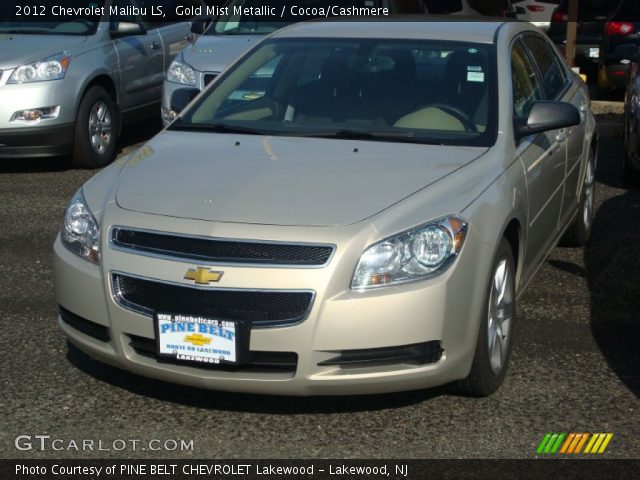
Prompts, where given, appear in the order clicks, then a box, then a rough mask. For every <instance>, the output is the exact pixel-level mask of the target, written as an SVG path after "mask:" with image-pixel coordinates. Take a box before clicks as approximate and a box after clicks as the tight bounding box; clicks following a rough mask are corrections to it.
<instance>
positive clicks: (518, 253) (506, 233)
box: [500, 217, 524, 291]
mask: <svg viewBox="0 0 640 480" xmlns="http://www.w3.org/2000/svg"><path fill="white" fill-rule="evenodd" d="M500 238H506V239H507V242H509V246H510V247H511V253H513V261H514V263H515V268H516V291H517V289H518V287H519V285H520V278H521V274H522V265H523V263H524V262H523V256H524V248H522V226H521V224H520V220H518V218H516V217H513V218H511V220H509V222H508V223H507V225H506V226H505V227H504V230H503V232H502V236H501V237H500Z"/></svg>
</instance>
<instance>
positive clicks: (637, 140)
mask: <svg viewBox="0 0 640 480" xmlns="http://www.w3.org/2000/svg"><path fill="white" fill-rule="evenodd" d="M639 64H640V51H638V50H637V49H636V54H635V55H634V56H633V57H632V60H631V64H630V65H629V68H628V70H627V75H626V76H625V78H626V80H627V83H626V95H625V104H624V156H623V162H622V171H623V181H624V183H625V184H627V185H638V184H639V183H640V71H639V70H640V65H639Z"/></svg>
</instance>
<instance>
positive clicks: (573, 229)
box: [560, 150, 596, 247]
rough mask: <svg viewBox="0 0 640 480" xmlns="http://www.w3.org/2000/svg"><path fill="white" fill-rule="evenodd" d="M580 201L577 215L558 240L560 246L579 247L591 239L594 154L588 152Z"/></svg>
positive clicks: (594, 186) (594, 185) (594, 187)
mask: <svg viewBox="0 0 640 480" xmlns="http://www.w3.org/2000/svg"><path fill="white" fill-rule="evenodd" d="M586 168H587V171H586V172H585V175H584V179H583V185H582V192H581V194H580V201H579V202H578V214H577V215H576V217H575V218H574V219H573V222H571V225H570V226H569V228H568V229H567V231H566V232H565V233H564V235H563V236H562V238H561V239H560V246H563V247H581V246H583V245H585V244H586V243H587V242H588V241H589V238H590V237H591V227H592V226H593V214H594V210H595V189H596V183H595V170H596V166H595V153H594V152H593V150H590V152H589V161H588V162H587V167H586Z"/></svg>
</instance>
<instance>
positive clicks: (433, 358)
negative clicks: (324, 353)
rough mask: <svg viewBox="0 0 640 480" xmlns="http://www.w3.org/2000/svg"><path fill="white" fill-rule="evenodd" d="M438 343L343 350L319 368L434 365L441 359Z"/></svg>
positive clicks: (440, 348)
mask: <svg viewBox="0 0 640 480" xmlns="http://www.w3.org/2000/svg"><path fill="white" fill-rule="evenodd" d="M443 351H444V350H442V346H441V345H440V342H438V341H433V342H426V343H415V344H412V345H404V346H401V347H384V348H367V349H362V350H343V351H341V352H335V353H337V354H338V355H337V356H335V357H334V358H330V359H329V360H325V361H323V362H320V363H319V364H318V365H320V366H329V365H336V366H344V367H356V366H368V365H380V364H398V363H409V364H415V365H427V364H430V363H436V362H438V361H439V360H440V358H442V352H443Z"/></svg>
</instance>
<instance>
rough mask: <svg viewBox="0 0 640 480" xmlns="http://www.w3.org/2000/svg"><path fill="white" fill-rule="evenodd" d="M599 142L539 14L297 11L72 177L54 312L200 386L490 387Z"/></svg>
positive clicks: (577, 237)
mask: <svg viewBox="0 0 640 480" xmlns="http://www.w3.org/2000/svg"><path fill="white" fill-rule="evenodd" d="M448 18H449V19H450V18H451V17H448ZM597 149H598V143H597V135H596V131H595V121H594V117H593V114H592V112H591V109H590V99H589V95H588V91H587V88H586V85H585V84H584V83H583V82H582V81H581V80H580V78H579V77H578V76H577V75H576V74H575V73H574V72H572V71H571V70H570V69H569V68H568V67H567V65H566V63H565V62H564V61H563V59H562V58H561V56H560V55H559V54H558V52H557V50H556V49H555V47H554V45H553V44H552V43H551V41H550V40H549V39H548V38H547V37H546V36H545V35H544V34H543V33H541V31H540V30H538V29H537V28H536V27H534V26H532V25H531V24H529V23H525V22H512V21H503V20H488V21H483V22H452V21H447V20H444V19H443V20H442V21H431V22H420V21H417V20H416V21H412V20H411V19H405V21H395V22H394V21H384V22H370V23H369V22H366V21H345V20H342V21H318V22H304V23H296V24H293V25H291V26H288V27H285V28H283V29H280V30H278V31H276V32H274V33H273V34H271V35H270V36H267V37H266V38H265V39H264V40H262V41H261V42H258V43H256V45H255V46H254V47H253V48H251V49H250V50H249V51H248V52H247V53H245V54H244V55H243V56H242V57H241V58H240V59H239V60H238V61H237V62H235V63H233V64H232V65H231V66H230V67H229V68H228V69H226V70H225V71H224V72H222V73H221V74H220V75H219V76H218V78H216V80H215V81H213V82H212V83H211V84H210V85H209V86H208V87H207V88H205V89H204V90H203V92H202V93H201V94H199V95H198V96H197V97H196V98H195V99H194V100H193V101H192V102H190V104H189V105H188V106H187V107H186V108H185V109H184V110H182V111H181V112H180V113H179V114H178V115H177V116H176V118H175V119H174V120H173V121H171V123H170V124H169V126H168V127H167V128H166V129H165V130H163V131H162V132H160V133H159V134H158V135H156V136H155V137H154V138H152V139H151V140H150V141H148V142H147V143H146V144H145V145H144V146H142V147H141V148H140V149H139V150H137V151H135V152H134V153H132V154H131V155H130V156H128V157H124V158H122V159H121V160H118V161H116V162H115V163H114V164H112V165H111V166H109V167H107V168H106V169H104V170H103V171H101V172H100V173H99V174H97V175H96V176H95V177H93V178H92V179H91V180H89V181H88V182H87V183H86V184H85V185H84V186H83V187H82V188H81V189H80V190H79V191H78V192H77V193H76V194H75V195H74V196H73V198H72V199H71V201H70V203H69V206H68V208H67V210H66V213H65V216H64V225H63V227H62V229H61V231H60V234H59V236H58V238H57V239H56V241H55V246H54V250H55V286H56V296H57V302H58V304H59V324H60V327H61V328H62V330H63V331H64V333H65V335H66V336H67V337H68V339H69V340H70V341H71V342H72V343H73V344H74V345H75V346H77V347H78V348H80V349H81V350H83V351H84V352H86V353H88V354H89V355H91V356H92V357H95V358H97V359H99V360H101V361H103V362H106V363H108V364H111V365H115V366H117V367H120V368H122V369H126V370H129V371H131V372H134V373H137V374H140V375H144V376H148V377H153V378H157V379H162V380H165V381H168V382H174V383H179V384H184V385H191V386H196V387H202V388H208V389H215V390H227V391H236V392H253V393H262V394H280V395H324V394H366V393H381V392H391V391H403V390H412V389H422V388H427V387H433V386H437V385H443V384H448V383H454V382H455V383H456V384H457V386H458V387H459V388H460V389H461V390H462V391H464V392H465V393H467V394H469V395H474V396H483V395H489V394H491V393H492V392H494V391H496V390H497V389H498V388H499V386H500V385H501V383H502V382H503V380H504V378H505V375H506V372H507V367H508V362H509V357H510V355H511V353H512V351H513V348H514V335H516V336H517V332H518V325H517V318H516V311H517V310H516V302H517V300H518V298H519V296H520V295H521V294H522V292H523V291H524V289H525V287H526V286H527V285H528V284H529V282H530V281H531V280H532V278H533V276H534V275H535V273H536V270H537V269H538V267H539V266H540V265H541V264H542V262H543V261H544V259H545V258H546V256H547V254H548V253H549V252H550V250H551V249H552V248H554V247H555V246H556V244H558V242H560V243H562V244H565V245H573V246H575V245H581V244H584V243H585V242H586V241H587V239H588V238H589V235H590V233H591V227H592V221H593V212H594V171H595V168H596V158H597Z"/></svg>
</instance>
